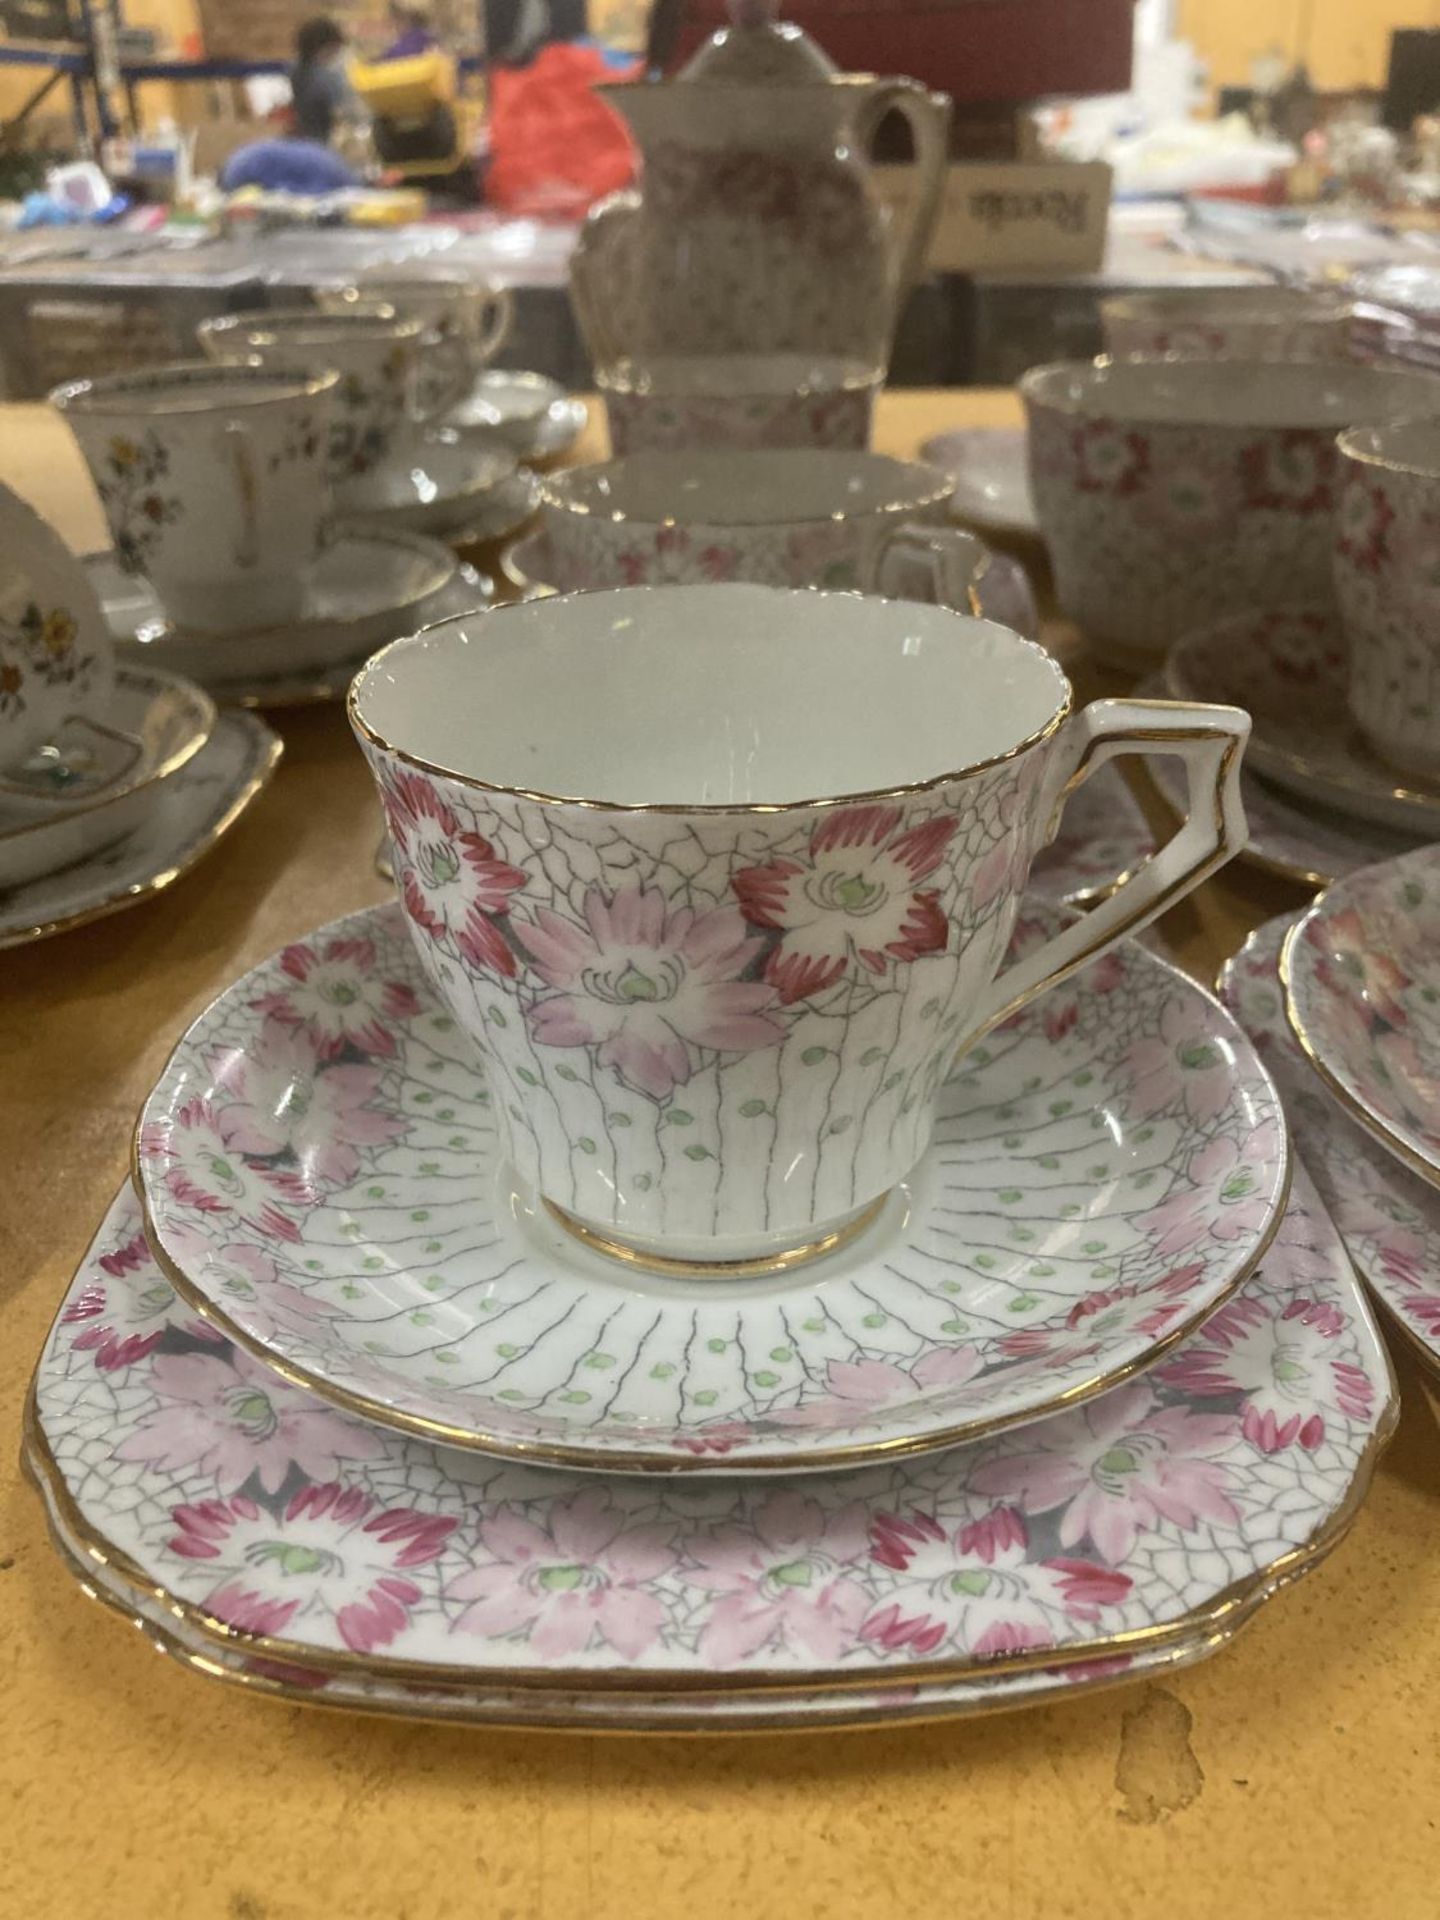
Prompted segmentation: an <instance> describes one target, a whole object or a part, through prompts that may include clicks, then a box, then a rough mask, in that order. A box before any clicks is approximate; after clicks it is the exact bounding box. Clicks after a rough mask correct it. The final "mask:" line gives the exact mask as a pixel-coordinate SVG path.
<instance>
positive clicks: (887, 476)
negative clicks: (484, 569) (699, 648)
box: [541, 448, 985, 609]
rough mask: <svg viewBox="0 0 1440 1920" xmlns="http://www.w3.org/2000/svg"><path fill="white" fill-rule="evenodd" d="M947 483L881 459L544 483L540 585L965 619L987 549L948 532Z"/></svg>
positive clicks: (597, 467) (795, 460)
mask: <svg viewBox="0 0 1440 1920" xmlns="http://www.w3.org/2000/svg"><path fill="white" fill-rule="evenodd" d="M953 492H954V482H953V480H951V478H950V477H949V475H948V474H944V473H941V472H940V470H939V469H938V468H936V467H929V466H924V465H922V464H920V463H919V462H918V461H913V460H892V459H889V458H888V457H887V456H885V455H884V454H879V453H845V452H837V451H831V450H825V449H820V448H787V449H784V450H779V451H775V452H768V453H734V452H727V451H719V452H707V453H632V454H627V455H626V456H625V457H624V458H622V459H619V460H606V461H600V462H598V463H596V464H594V465H592V466H582V467H570V468H566V469H564V470H563V471H561V472H558V473H554V474H551V475H550V476H549V477H548V478H547V479H546V480H545V481H544V482H543V484H542V488H541V512H542V516H543V520H544V529H545V539H546V543H547V555H546V558H547V564H548V568H549V573H548V576H547V584H549V585H551V586H555V587H558V588H559V589H560V591H561V592H562V593H566V592H572V591H575V590H577V589H582V588H591V587H655V586H670V585H682V586H694V585H699V584H703V583H705V582H707V581H708V582H714V581H721V580H750V581H754V582H756V583H757V584H759V585H762V586H771V587H827V588H830V589H831V590H832V591H837V592H856V591H860V592H887V593H893V594H895V595H896V596H897V597H900V598H903V597H906V590H907V588H908V589H909V591H910V593H911V594H913V597H915V598H917V599H930V600H940V601H944V602H945V603H947V604H949V605H952V606H954V605H958V606H962V607H965V608H967V609H968V607H969V604H970V602H969V594H970V589H971V586H972V583H973V581H974V578H975V575H976V572H977V570H978V569H979V568H980V567H981V565H982V564H983V561H984V558H985V549H984V547H983V546H982V545H981V544H980V542H979V541H978V540H977V539H976V538H975V537H974V536H973V535H972V534H967V533H962V532H960V531H959V530H958V529H955V528H949V527H947V526H946V524H945V523H946V520H947V507H948V504H949V500H950V496H951V494H952V493H953Z"/></svg>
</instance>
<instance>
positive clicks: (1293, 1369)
mask: <svg viewBox="0 0 1440 1920" xmlns="http://www.w3.org/2000/svg"><path fill="white" fill-rule="evenodd" d="M1348 1326H1349V1320H1348V1318H1347V1316H1346V1315H1345V1314H1343V1313H1341V1312H1339V1311H1338V1309H1336V1308H1335V1307H1331V1306H1327V1305H1324V1304H1322V1303H1321V1302H1318V1301H1314V1300H1303V1299H1302V1300H1291V1301H1289V1302H1288V1303H1287V1304H1286V1305H1285V1307H1284V1308H1283V1309H1282V1310H1281V1311H1280V1312H1279V1313H1276V1312H1274V1311H1272V1309H1271V1308H1269V1307H1268V1306H1266V1305H1265V1303H1264V1302H1263V1301H1262V1300H1258V1299H1256V1298H1255V1297H1254V1296H1252V1295H1244V1296H1242V1297H1241V1298H1239V1299H1237V1300H1232V1301H1231V1302H1230V1304H1229V1305H1228V1306H1226V1307H1222V1308H1221V1309H1220V1311H1219V1312H1218V1313H1216V1314H1213V1315H1212V1316H1211V1318H1210V1319H1209V1320H1207V1321H1206V1322H1205V1326H1204V1328H1203V1330H1202V1331H1201V1333H1200V1334H1198V1335H1197V1336H1196V1338H1195V1339H1194V1340H1192V1341H1190V1342H1189V1343H1188V1344H1187V1345H1186V1347H1185V1348H1184V1350H1183V1351H1182V1352H1181V1353H1180V1354H1179V1355H1178V1356H1177V1357H1176V1358H1175V1359H1173V1360H1169V1361H1166V1362H1165V1363H1164V1364H1163V1365H1162V1366H1161V1367H1160V1368H1159V1369H1158V1371H1157V1377H1158V1378H1159V1379H1162V1380H1166V1381H1168V1382H1169V1383H1170V1384H1171V1385H1173V1386H1176V1387H1178V1388H1179V1389H1180V1390H1181V1391H1182V1392H1184V1393H1192V1394H1197V1395H1198V1394H1218V1393H1243V1394H1244V1395H1245V1401H1244V1405H1243V1406H1242V1408H1241V1428H1242V1431H1243V1433H1244V1435H1245V1438H1246V1439H1247V1440H1248V1441H1249V1442H1250V1443H1251V1445H1252V1446H1255V1447H1258V1448H1259V1449H1260V1451H1261V1452H1262V1453H1280V1452H1282V1451H1283V1450H1284V1449H1285V1448H1286V1447H1289V1446H1292V1445H1294V1444H1295V1443H1296V1442H1298V1443H1299V1445H1300V1446H1302V1447H1304V1448H1305V1449H1306V1450H1307V1451H1308V1452H1313V1451H1314V1450H1315V1448H1316V1447H1318V1446H1319V1445H1320V1442H1321V1441H1322V1440H1323V1439H1324V1438H1325V1419H1326V1415H1327V1414H1330V1415H1334V1414H1343V1415H1344V1416H1345V1417H1346V1418H1347V1419H1350V1420H1362V1421H1365V1422H1368V1421H1369V1420H1370V1418H1371V1415H1372V1410H1373V1406H1374V1397H1375V1389H1374V1387H1373V1385H1372V1383H1371V1381H1370V1378H1369V1376H1368V1375H1367V1374H1366V1373H1365V1371H1364V1370H1363V1368H1360V1367H1357V1366H1355V1365H1354V1364H1353V1363H1352V1362H1350V1361H1348V1360H1343V1359H1340V1358H1339V1357H1337V1356H1336V1355H1334V1354H1333V1353H1332V1352H1328V1351H1327V1348H1328V1347H1329V1346H1330V1344H1331V1343H1332V1342H1333V1341H1335V1340H1336V1339H1338V1338H1339V1336H1340V1335H1341V1334H1342V1333H1344V1332H1345V1330H1346V1328H1347V1327H1348Z"/></svg>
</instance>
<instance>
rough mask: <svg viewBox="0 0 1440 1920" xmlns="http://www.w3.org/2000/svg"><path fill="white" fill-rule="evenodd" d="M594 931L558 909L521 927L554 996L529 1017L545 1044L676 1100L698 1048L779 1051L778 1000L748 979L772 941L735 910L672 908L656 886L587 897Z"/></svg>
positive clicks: (594, 890) (540, 911)
mask: <svg viewBox="0 0 1440 1920" xmlns="http://www.w3.org/2000/svg"><path fill="white" fill-rule="evenodd" d="M582 911H583V913H584V925H583V926H582V925H579V924H577V923H576V922H575V921H573V920H564V919H562V918H561V917H560V915H559V914H557V913H552V912H551V911H550V909H549V908H548V907H539V908H537V909H536V912H535V918H534V919H533V920H531V921H526V922H524V923H523V924H519V923H517V931H518V932H519V934H520V937H521V938H522V939H523V941H524V944H525V946H526V948H527V950H528V951H529V953H530V955H531V958H532V961H533V963H534V967H535V971H536V972H537V973H538V974H539V975H540V977H541V979H542V980H543V981H544V982H545V984H546V986H547V987H551V988H553V989H554V991H553V992H552V993H551V994H549V995H547V996H544V997H542V998H541V999H539V1000H536V1001H535V1002H534V1003H533V1004H532V1005H531V1006H530V1007H529V1008H528V1009H527V1019H528V1021H529V1026H530V1032H531V1034H532V1036H533V1037H534V1039H535V1040H536V1041H537V1042H538V1043H539V1044H540V1045H541V1046H545V1047H592V1046H593V1047H596V1048H598V1052H597V1055H596V1058H597V1059H598V1061H599V1063H600V1065H601V1066H602V1067H613V1068H614V1069H615V1071H616V1073H617V1074H618V1075H619V1076H620V1078H621V1080H623V1081H624V1083H625V1085H626V1086H627V1087H633V1088H634V1090H635V1091H636V1092H637V1093H645V1094H649V1096H650V1097H651V1099H653V1100H665V1099H667V1098H668V1097H669V1096H670V1095H671V1094H672V1093H673V1092H674V1091H675V1089H676V1087H679V1086H684V1084H685V1083H686V1081H687V1080H689V1078H690V1076H691V1074H692V1073H693V1072H694V1071H695V1068H696V1065H697V1061H696V1050H697V1049H701V1048H707V1049H708V1048H713V1049H714V1050H715V1051H716V1052H718V1053H751V1052H754V1051H755V1050H756V1049H757V1048H760V1047H773V1046H777V1045H778V1044H779V1042H780V1041H781V1040H783V1039H784V1037H785V1035H784V1029H783V1028H782V1027H781V1026H780V1025H779V1023H778V1022H777V1021H776V1020H775V1019H774V1018H773V1015H772V1009H773V1008H774V1006H775V994H774V991H773V989H772V988H770V987H767V986H765V985H764V984H763V983H762V982H761V981H758V980H746V979H744V978H743V977H742V976H743V975H744V974H745V972H746V970H747V969H748V968H750V967H751V966H752V965H753V964H754V962H755V960H756V958H757V956H758V954H759V952H760V948H761V942H760V941H759V940H757V939H755V938H753V937H752V936H750V935H749V934H747V933H746V930H745V923H744V921H743V920H742V919H741V917H740V915H739V914H738V913H737V912H736V910H735V909H734V908H733V907H712V908H710V909H709V910H708V911H706V912H703V913H696V912H695V911H694V910H693V908H690V907H678V908H676V909H674V910H673V911H671V910H670V909H669V908H667V906H666V903H665V896H664V895H663V894H662V893H659V892H657V891H656V890H655V889H654V888H651V887H643V886H641V887H622V888H620V889H619V890H618V891H617V892H615V893H613V894H611V895H609V896H608V897H607V896H606V895H605V894H603V893H602V892H601V891H600V889H599V888H598V887H591V888H589V889H588V891H587V892H586V895H585V902H584V906H583V909H582Z"/></svg>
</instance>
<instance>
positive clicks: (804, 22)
mask: <svg viewBox="0 0 1440 1920" xmlns="http://www.w3.org/2000/svg"><path fill="white" fill-rule="evenodd" d="M781 12H782V14H783V16H784V17H785V18H786V19H789V20H793V21H795V22H796V24H797V25H799V26H802V27H804V29H805V31H806V32H807V33H809V34H813V35H814V37H815V39H817V40H818V41H819V42H820V45H821V46H822V47H823V48H824V49H825V51H826V52H827V53H828V54H829V55H830V58H831V59H832V60H833V61H834V62H835V64H836V65H837V66H838V67H840V68H842V69H844V70H846V71H849V72H861V73H903V74H908V75H909V76H910V77H911V78H912V79H914V80H923V81H924V82H925V84H926V86H929V87H937V88H939V89H940V90H941V91H942V92H944V93H948V94H949V95H950V97H951V98H952V99H953V100H955V101H956V102H957V103H960V102H966V101H980V100H1014V101H1019V100H1034V99H1036V98H1038V97H1039V96H1040V95H1042V94H1049V93H1123V92H1124V91H1125V89H1126V88H1127V87H1128V86H1129V84H1130V54H1131V46H1132V41H1133V31H1134V29H1133V24H1132V0H920V3H919V4H916V3H915V0H811V3H810V4H809V5H807V4H805V3H804V0H799V3H798V4H795V5H784V4H783V3H782V6H781ZM727 19H728V15H727V13H726V9H725V6H724V4H723V0H691V4H690V5H688V6H687V7H686V8H685V18H684V23H683V25H682V27H681V32H680V39H679V42H678V44H677V48H676V53H675V57H674V59H673V60H672V61H671V63H670V65H671V67H672V68H674V67H676V66H679V65H680V64H682V63H683V62H684V61H685V60H688V59H689V57H690V55H691V54H692V53H693V52H694V51H695V49H696V47H698V46H699V45H700V43H701V41H702V40H704V39H705V38H706V36H707V35H708V34H710V33H713V32H714V30H715V28H716V27H720V26H724V25H725V24H726V22H727Z"/></svg>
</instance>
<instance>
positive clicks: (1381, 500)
mask: <svg viewBox="0 0 1440 1920" xmlns="http://www.w3.org/2000/svg"><path fill="white" fill-rule="evenodd" d="M1339 447H1340V463H1341V485H1340V501H1339V506H1338V508H1337V511H1336V515H1335V593H1336V597H1337V599H1338V600H1339V602H1340V616H1341V620H1342V621H1343V623H1344V627H1345V637H1346V640H1347V642H1348V652H1349V658H1350V711H1351V713H1352V714H1353V715H1354V717H1355V724H1356V725H1357V726H1358V727H1359V729H1360V731H1361V732H1362V733H1363V734H1364V735H1365V738H1366V739H1367V740H1368V741H1369V742H1370V744H1371V746H1372V747H1374V748H1375V750H1376V752H1377V753H1379V754H1380V755H1381V756H1382V757H1383V758H1384V759H1386V760H1388V761H1390V762H1391V764H1392V765H1394V766H1396V767H1399V768H1400V769H1402V770H1403V771H1404V772H1406V773H1418V774H1420V775H1422V776H1424V777H1427V778H1429V779H1435V778H1437V777H1440V420H1397V421H1393V422H1392V423H1391V424H1390V425H1389V426H1385V427H1357V428H1355V429H1353V430H1352V431H1351V432H1349V433H1342V434H1341V436H1340V441H1339Z"/></svg>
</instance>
